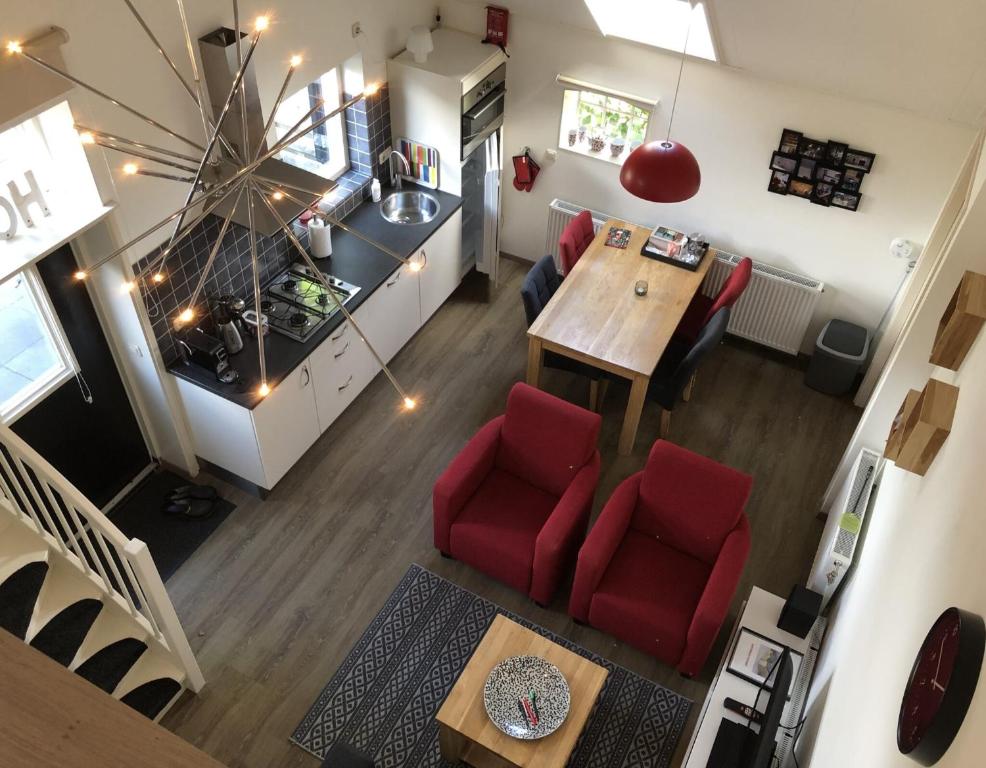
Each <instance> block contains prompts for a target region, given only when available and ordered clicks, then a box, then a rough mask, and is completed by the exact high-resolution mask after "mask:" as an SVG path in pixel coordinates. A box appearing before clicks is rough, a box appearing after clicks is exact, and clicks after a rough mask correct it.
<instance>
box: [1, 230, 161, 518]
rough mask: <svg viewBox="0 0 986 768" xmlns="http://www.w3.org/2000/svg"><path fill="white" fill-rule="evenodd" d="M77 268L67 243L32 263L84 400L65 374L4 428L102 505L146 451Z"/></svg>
mask: <svg viewBox="0 0 986 768" xmlns="http://www.w3.org/2000/svg"><path fill="white" fill-rule="evenodd" d="M77 269H78V266H77V263H76V260H75V255H74V254H73V253H72V249H71V248H70V247H69V246H68V245H64V246H62V247H61V248H59V249H58V250H57V251H55V252H54V253H51V254H50V255H48V256H45V258H44V259H42V260H41V261H40V262H38V264H37V270H38V274H39V275H40V276H41V281H42V283H44V287H45V290H46V291H47V292H48V296H49V298H50V299H51V304H52V306H53V307H54V309H55V314H57V315H58V319H59V320H60V321H61V324H62V328H63V329H64V330H65V336H66V337H67V338H68V343H69V346H71V347H72V351H73V352H74V354H75V358H76V360H77V361H78V363H79V368H80V370H81V375H82V378H83V379H84V380H85V383H86V385H88V390H89V391H90V392H91V393H92V402H91V403H88V402H86V398H85V397H84V395H83V391H82V388H81V387H80V383H79V382H78V381H77V380H75V379H70V380H68V381H67V382H65V383H64V384H62V386H60V387H59V388H58V389H56V390H55V391H54V392H52V393H51V394H49V395H48V396H47V397H46V398H45V399H44V400H42V401H41V402H40V403H38V404H37V405H35V406H34V407H33V408H31V410H29V411H28V412H27V413H25V414H24V415H23V416H21V417H20V418H19V419H17V421H15V422H14V423H13V424H12V425H11V429H13V431H14V432H16V433H17V434H18V435H20V436H21V437H22V438H23V439H24V440H25V441H27V443H28V444H29V445H30V446H31V447H32V448H34V450H36V451H37V452H38V453H40V454H41V455H42V456H43V457H44V458H45V459H46V460H47V461H48V462H49V463H50V464H51V465H52V466H54V467H55V469H57V470H58V471H59V472H61V473H62V474H63V475H65V477H66V478H68V480H69V482H71V483H72V484H73V485H75V487H76V488H78V489H79V490H80V491H82V493H84V494H85V495H86V496H87V497H88V498H89V500H90V501H92V502H93V503H94V504H95V505H96V506H97V507H102V506H104V505H105V504H106V503H108V502H109V501H110V500H111V499H112V498H113V497H114V496H116V495H117V494H118V493H119V492H120V491H122V490H123V489H124V488H125V487H126V486H127V484H128V483H130V482H131V481H132V480H133V479H134V477H135V476H136V475H137V474H138V473H139V472H140V471H141V470H143V469H144V468H145V467H146V466H147V465H148V463H149V462H150V455H149V454H148V452H147V445H146V443H145V442H144V437H143V435H142V433H141V431H140V426H139V425H138V423H137V418H136V416H135V415H134V412H133V408H132V407H131V405H130V399H129V398H128V397H127V392H126V390H125V389H124V386H123V380H122V379H121V378H120V372H119V371H118V370H117V367H116V361H115V360H114V359H113V355H112V353H111V352H110V347H109V344H108V343H107V341H106V336H105V335H104V334H103V329H102V327H101V326H100V324H99V318H98V316H97V315H96V310H95V308H94V307H93V304H92V300H91V299H90V298H89V292H88V291H87V290H86V288H85V286H84V285H80V284H78V283H77V282H74V281H73V280H72V275H73V273H74V272H75V271H76V270H77Z"/></svg>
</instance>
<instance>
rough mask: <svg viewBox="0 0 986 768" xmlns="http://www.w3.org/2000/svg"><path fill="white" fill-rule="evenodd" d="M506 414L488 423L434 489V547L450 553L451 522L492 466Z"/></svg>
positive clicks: (449, 467)
mask: <svg viewBox="0 0 986 768" xmlns="http://www.w3.org/2000/svg"><path fill="white" fill-rule="evenodd" d="M502 424H503V416H497V417H496V418H495V419H493V420H492V421H490V422H487V423H486V424H485V425H484V426H483V427H482V429H480V430H479V432H477V433H476V434H475V435H473V437H472V439H471V440H470V441H469V442H468V443H466V447H465V448H463V449H462V451H461V452H460V453H459V455H458V456H456V457H455V458H454V459H452V462H451V463H450V464H449V465H448V467H446V468H445V471H444V472H443V473H442V474H441V476H440V477H439V478H438V480H437V481H436V482H435V488H434V490H433V491H432V508H433V510H434V531H435V547H436V548H437V549H438V550H439V551H441V552H444V553H445V554H451V552H449V546H450V544H449V538H450V532H451V530H452V523H454V522H455V518H456V517H457V516H458V514H459V512H460V511H461V510H462V507H463V506H465V503H466V502H467V501H469V499H470V498H471V497H472V495H473V494H474V493H475V492H476V490H477V489H478V488H479V486H480V485H481V484H482V482H483V480H484V479H485V478H486V476H487V475H488V474H489V473H490V471H491V470H492V469H493V462H494V460H495V459H496V451H497V447H498V446H499V444H500V428H501V426H502Z"/></svg>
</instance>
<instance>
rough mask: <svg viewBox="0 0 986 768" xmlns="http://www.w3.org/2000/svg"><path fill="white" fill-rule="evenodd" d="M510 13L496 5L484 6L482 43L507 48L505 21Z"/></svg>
mask: <svg viewBox="0 0 986 768" xmlns="http://www.w3.org/2000/svg"><path fill="white" fill-rule="evenodd" d="M509 18H510V11H508V10H507V9H506V8H500V7H498V6H496V5H487V6H486V39H485V40H483V42H484V43H492V44H493V45H498V46H500V47H501V48H506V47H507V21H508V20H509Z"/></svg>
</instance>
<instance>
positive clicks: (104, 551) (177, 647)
mask: <svg viewBox="0 0 986 768" xmlns="http://www.w3.org/2000/svg"><path fill="white" fill-rule="evenodd" d="M0 509H6V510H7V512H8V513H9V514H12V515H14V516H15V517H17V518H18V519H19V520H20V521H21V523H23V524H24V525H26V526H28V527H29V528H31V529H32V530H33V531H35V532H36V533H37V534H38V535H39V536H40V537H42V538H43V539H44V540H45V542H46V543H47V544H48V546H49V547H50V548H52V549H53V550H55V551H57V552H59V553H61V555H62V557H63V558H64V559H65V560H66V561H67V562H69V563H70V564H72V565H73V566H74V567H75V568H77V569H78V570H79V571H80V572H82V573H83V574H85V575H86V576H87V577H88V578H89V579H90V580H91V581H92V582H93V583H94V584H95V585H96V586H97V587H98V588H99V589H100V590H101V591H102V592H103V593H104V594H105V595H106V597H107V598H108V599H110V600H113V601H114V602H115V603H116V604H117V605H119V606H120V607H121V608H122V609H123V610H125V611H127V612H129V613H130V614H131V616H132V617H133V618H134V620H135V621H136V622H137V623H139V624H140V625H141V626H142V627H143V628H144V630H145V632H147V633H148V635H149V636H150V637H153V638H154V639H155V640H156V641H157V643H158V644H159V645H160V646H162V648H163V650H164V651H165V652H167V653H168V654H169V655H170V656H171V657H172V660H173V661H174V663H175V664H177V665H178V667H179V668H180V669H182V670H183V671H184V673H185V683H184V684H185V687H187V688H189V689H191V690H192V691H195V692H198V691H199V690H201V689H202V686H203V685H205V679H204V678H203V677H202V671H201V670H200V669H199V665H198V662H197V661H196V660H195V655H194V654H193V653H192V649H191V647H190V646H189V644H188V639H187V638H186V637H185V632H184V630H183V629H182V626H181V622H180V621H179V620H178V615H177V613H176V612H175V608H174V605H173V604H172V603H171V599H170V598H169V597H168V593H167V590H166V589H165V587H164V582H163V581H162V580H161V575H160V574H159V573H158V570H157V567H156V566H155V565H154V560H153V558H152V557H151V553H150V551H149V550H148V549H147V545H146V544H145V543H144V542H142V541H140V540H139V539H130V538H127V537H126V536H125V535H124V534H123V532H122V531H120V529H119V528H117V527H116V525H114V524H113V523H112V522H111V521H110V519H109V518H108V517H106V515H104V514H103V513H102V512H101V511H100V510H99V509H98V508H97V507H96V506H95V505H94V504H93V503H92V502H91V501H89V499H87V498H86V497H85V496H84V495H83V494H82V493H81V492H80V491H79V490H78V489H77V488H76V487H75V486H74V485H72V483H70V482H69V481H68V480H66V479H65V477H64V476H63V475H62V474H61V473H59V472H58V470H56V469H55V468H54V467H52V466H51V465H50V464H49V463H48V462H47V461H45V459H44V458H43V457H42V456H41V455H40V454H38V453H37V452H36V451H35V450H34V449H33V448H31V446H29V445H28V444H27V443H25V442H24V441H23V440H22V439H21V438H20V437H18V436H17V435H16V434H15V433H14V432H12V431H11V430H10V429H9V428H8V427H5V426H3V425H0Z"/></svg>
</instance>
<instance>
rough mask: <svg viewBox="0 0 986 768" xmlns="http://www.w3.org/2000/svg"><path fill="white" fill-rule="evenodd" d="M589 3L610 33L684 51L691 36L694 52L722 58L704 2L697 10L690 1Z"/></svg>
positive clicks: (602, 29) (601, 28)
mask: <svg viewBox="0 0 986 768" xmlns="http://www.w3.org/2000/svg"><path fill="white" fill-rule="evenodd" d="M585 4H586V5H587V6H588V7H589V11H590V12H591V13H592V17H593V19H595V21H596V25H597V26H598V27H599V31H600V32H602V33H603V34H604V35H606V36H612V37H622V38H623V39H625V40H633V41H634V42H635V43H643V44H644V45H653V46H654V47H656V48H664V49H665V50H668V51H675V52H676V53H681V49H682V48H683V47H684V45H685V36H686V35H687V36H688V53H689V54H690V55H692V56H698V57H699V58H702V59H708V60H709V61H718V59H717V58H716V49H715V45H713V43H712V32H711V30H710V29H709V19H708V16H707V15H706V13H705V5H704V4H703V3H696V4H695V8H694V10H692V8H691V5H689V3H688V0H585ZM689 16H691V31H690V32H689V31H688V22H689Z"/></svg>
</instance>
